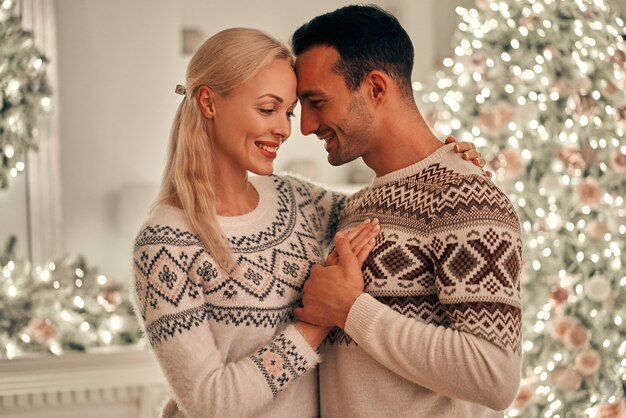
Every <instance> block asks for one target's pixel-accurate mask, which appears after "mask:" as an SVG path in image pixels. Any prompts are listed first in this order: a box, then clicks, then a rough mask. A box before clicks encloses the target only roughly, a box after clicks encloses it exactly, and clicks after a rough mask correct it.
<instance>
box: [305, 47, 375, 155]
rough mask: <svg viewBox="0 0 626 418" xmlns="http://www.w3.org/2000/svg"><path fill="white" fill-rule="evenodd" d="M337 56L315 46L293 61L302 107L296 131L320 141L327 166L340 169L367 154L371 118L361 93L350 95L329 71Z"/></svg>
mask: <svg viewBox="0 0 626 418" xmlns="http://www.w3.org/2000/svg"><path fill="white" fill-rule="evenodd" d="M338 60H339V53H338V52H337V51H336V50H335V49H334V48H332V47H328V46H316V47H313V48H311V49H309V50H307V51H306V52H304V53H303V54H301V55H300V56H298V58H297V60H296V66H295V69H296V76H297V78H298V97H299V98H300V104H301V106H302V117H301V123H300V129H301V130H302V133H303V134H304V135H310V134H315V135H317V137H318V138H319V139H322V140H324V142H325V148H326V151H327V152H328V162H329V163H331V164H332V165H341V164H345V163H347V162H350V161H352V160H354V159H356V158H358V157H362V156H364V155H365V154H366V153H367V151H368V144H369V142H370V139H371V137H372V136H373V133H372V132H373V130H372V128H371V126H372V116H371V113H370V111H369V109H368V108H367V104H366V100H365V98H364V96H363V93H362V90H361V89H357V90H356V91H354V92H351V91H350V90H349V89H348V87H347V86H346V83H345V81H344V79H343V77H342V76H341V75H340V74H338V73H337V72H336V71H335V70H334V69H333V68H334V67H335V64H336V63H337V61H338Z"/></svg>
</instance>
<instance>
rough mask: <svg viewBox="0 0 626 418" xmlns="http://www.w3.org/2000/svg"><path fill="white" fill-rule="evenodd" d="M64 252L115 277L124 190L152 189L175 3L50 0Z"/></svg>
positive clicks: (177, 13)
mask: <svg viewBox="0 0 626 418" xmlns="http://www.w3.org/2000/svg"><path fill="white" fill-rule="evenodd" d="M56 12H57V26H58V45H59V85H60V86H59V92H57V93H56V95H55V99H56V100H57V103H58V106H59V108H60V118H61V120H60V126H61V129H60V137H61V147H62V151H61V170H62V184H63V191H62V193H63V209H64V220H65V225H64V236H65V246H66V248H65V249H66V250H67V251H68V252H70V253H73V254H84V255H85V256H86V257H87V260H88V262H89V263H91V264H93V265H94V266H98V267H99V268H100V270H101V271H102V272H103V273H110V274H112V275H113V276H117V277H120V278H122V277H124V276H126V275H127V274H128V271H129V268H130V265H131V261H130V260H131V259H130V254H131V241H130V238H129V237H128V236H124V235H123V234H120V233H119V231H118V230H116V224H115V206H116V195H117V193H118V191H119V189H120V188H121V187H122V186H123V185H125V184H127V183H143V182H150V183H156V182H158V180H159V176H160V173H161V169H162V167H163V163H164V158H163V156H164V152H165V148H166V143H167V133H168V132H169V127H170V120H171V117H172V115H173V114H174V111H175V107H176V105H177V103H176V102H175V100H174V97H173V93H172V90H173V88H174V87H173V86H174V85H175V84H176V82H177V81H178V80H180V79H181V77H182V74H183V69H181V65H180V61H179V57H178V46H179V38H178V37H179V28H180V26H181V8H180V4H179V3H178V2H175V1H170V0H133V1H126V0H107V1H100V0H85V1H73V0H57V2H56Z"/></svg>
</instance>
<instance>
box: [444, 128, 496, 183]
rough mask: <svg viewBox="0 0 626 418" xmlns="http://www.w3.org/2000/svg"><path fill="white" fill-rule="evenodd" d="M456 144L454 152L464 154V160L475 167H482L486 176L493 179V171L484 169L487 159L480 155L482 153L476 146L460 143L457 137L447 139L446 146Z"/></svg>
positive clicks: (469, 143)
mask: <svg viewBox="0 0 626 418" xmlns="http://www.w3.org/2000/svg"><path fill="white" fill-rule="evenodd" d="M453 142H454V143H456V145H455V146H454V152H456V153H457V154H463V155H462V157H463V159H464V160H467V161H471V162H473V163H474V165H476V166H478V167H480V168H482V169H483V171H484V172H485V175H486V176H487V177H488V178H491V176H492V173H491V171H487V170H485V169H484V167H485V159H484V158H483V157H482V155H480V152H478V151H477V150H476V145H474V144H472V143H471V142H458V141H457V140H456V138H455V137H453V136H449V137H447V138H446V144H452V143H453Z"/></svg>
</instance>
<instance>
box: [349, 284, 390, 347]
mask: <svg viewBox="0 0 626 418" xmlns="http://www.w3.org/2000/svg"><path fill="white" fill-rule="evenodd" d="M385 306H386V305H383V304H382V303H380V302H379V301H377V300H376V299H374V297H373V296H371V295H369V294H367V293H363V294H362V295H361V296H359V297H358V298H357V299H356V300H355V301H354V303H353V304H352V307H351V308H350V312H349V313H348V319H346V327H345V330H344V331H345V332H346V334H348V335H349V336H350V337H351V338H352V339H353V340H355V341H356V342H357V344H362V341H366V340H367V339H368V338H369V336H370V334H371V333H372V331H373V329H374V324H375V323H376V319H377V318H378V315H379V314H380V312H381V308H384V307H385Z"/></svg>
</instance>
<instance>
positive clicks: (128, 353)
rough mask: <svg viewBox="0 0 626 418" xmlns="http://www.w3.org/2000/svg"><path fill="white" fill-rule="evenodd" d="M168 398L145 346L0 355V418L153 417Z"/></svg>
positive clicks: (162, 379)
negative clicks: (50, 353) (108, 350)
mask: <svg viewBox="0 0 626 418" xmlns="http://www.w3.org/2000/svg"><path fill="white" fill-rule="evenodd" d="M166 396H167V388H166V385H165V379H164V378H163V375H162V373H161V370H160V368H159V366H158V364H157V363H156V360H155V359H154V356H153V354H152V353H151V352H150V351H148V350H141V349H123V350H119V351H110V352H98V353H85V354H83V353H69V354H64V355H61V356H52V355H49V356H32V357H18V358H15V359H11V360H9V359H0V417H19V418H27V417H29V418H30V417H43V416H45V417H54V418H61V417H72V418H74V417H90V418H91V417H111V416H115V417H116V418H124V417H136V418H153V417H156V416H158V413H159V410H160V406H161V405H162V403H163V400H164V399H165V397H166Z"/></svg>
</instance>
